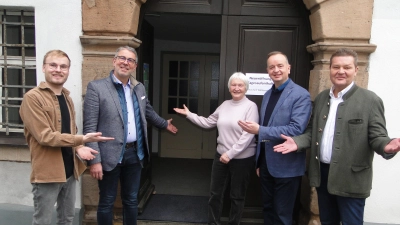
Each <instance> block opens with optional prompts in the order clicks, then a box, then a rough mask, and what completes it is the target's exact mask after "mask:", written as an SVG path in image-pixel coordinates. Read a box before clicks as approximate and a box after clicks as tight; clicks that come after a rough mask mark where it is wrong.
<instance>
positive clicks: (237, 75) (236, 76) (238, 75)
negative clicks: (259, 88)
mask: <svg viewBox="0 0 400 225" xmlns="http://www.w3.org/2000/svg"><path fill="white" fill-rule="evenodd" d="M233 79H239V80H241V81H243V83H244V84H245V85H246V92H247V90H249V78H248V77H247V76H246V75H244V74H243V73H241V72H236V73H233V74H232V76H231V77H229V80H228V89H229V88H230V87H231V82H232V80H233Z"/></svg>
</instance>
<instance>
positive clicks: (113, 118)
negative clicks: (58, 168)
mask: <svg viewBox="0 0 400 225" xmlns="http://www.w3.org/2000/svg"><path fill="white" fill-rule="evenodd" d="M113 73H114V71H111V72H110V76H109V77H107V78H104V79H101V80H94V81H91V82H89V84H88V86H87V91H86V95H85V101H84V106H83V133H84V134H86V133H90V132H97V131H98V132H102V134H103V136H106V137H114V138H115V139H114V140H112V141H107V142H98V143H97V142H93V143H86V145H87V146H88V147H91V148H93V149H94V150H97V151H99V154H98V155H96V158H95V159H93V160H90V161H88V165H93V164H95V163H99V162H101V165H102V167H103V170H105V171H110V170H112V169H114V168H115V167H116V165H117V164H118V161H119V159H120V156H121V152H122V149H123V148H124V147H125V144H126V143H124V140H125V138H126V137H124V135H125V134H126V131H125V130H124V129H125V126H124V121H123V117H122V109H121V104H120V101H119V97H118V93H117V89H116V88H115V85H114V82H113V81H112V78H111V76H112V74H113ZM130 81H131V88H132V93H133V94H135V95H136V97H137V99H138V101H139V107H140V116H141V123H142V127H143V131H144V132H143V133H144V137H145V143H144V148H145V154H146V152H147V155H148V156H149V158H150V149H149V144H148V136H147V121H149V123H151V124H152V125H154V126H156V127H157V128H166V127H167V126H168V122H167V121H166V120H165V119H163V118H161V117H160V116H159V115H158V114H157V113H156V112H155V111H154V109H153V107H152V106H151V105H150V102H149V100H148V99H147V96H146V91H145V88H144V86H143V84H142V83H140V82H138V81H137V80H136V79H135V78H134V77H131V78H130Z"/></svg>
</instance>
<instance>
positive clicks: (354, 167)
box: [351, 166, 369, 172]
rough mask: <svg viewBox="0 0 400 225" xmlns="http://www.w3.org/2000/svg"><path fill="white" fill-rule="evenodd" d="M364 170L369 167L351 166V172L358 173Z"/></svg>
mask: <svg viewBox="0 0 400 225" xmlns="http://www.w3.org/2000/svg"><path fill="white" fill-rule="evenodd" d="M366 169H369V166H351V170H352V171H353V172H360V171H363V170H366Z"/></svg>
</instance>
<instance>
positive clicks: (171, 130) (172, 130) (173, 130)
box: [167, 119, 178, 134]
mask: <svg viewBox="0 0 400 225" xmlns="http://www.w3.org/2000/svg"><path fill="white" fill-rule="evenodd" d="M167 121H168V126H167V130H168V131H169V132H171V133H173V134H176V132H178V129H177V128H176V127H175V126H174V125H172V119H169V120H167Z"/></svg>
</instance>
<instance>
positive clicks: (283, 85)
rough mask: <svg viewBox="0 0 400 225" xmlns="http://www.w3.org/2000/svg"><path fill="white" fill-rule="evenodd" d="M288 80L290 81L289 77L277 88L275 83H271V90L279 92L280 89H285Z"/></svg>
mask: <svg viewBox="0 0 400 225" xmlns="http://www.w3.org/2000/svg"><path fill="white" fill-rule="evenodd" d="M289 82H290V78H289V79H288V80H287V81H285V83H283V84H282V85H281V86H279V87H278V88H275V85H272V91H273V92H281V91H283V89H285V87H286V86H287V85H288V83H289Z"/></svg>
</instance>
